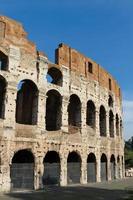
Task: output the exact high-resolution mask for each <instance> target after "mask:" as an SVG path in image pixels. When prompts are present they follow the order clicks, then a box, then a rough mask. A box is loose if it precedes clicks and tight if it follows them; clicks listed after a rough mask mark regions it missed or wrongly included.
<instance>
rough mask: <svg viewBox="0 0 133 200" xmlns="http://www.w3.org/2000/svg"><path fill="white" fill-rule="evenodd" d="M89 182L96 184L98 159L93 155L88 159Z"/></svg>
mask: <svg viewBox="0 0 133 200" xmlns="http://www.w3.org/2000/svg"><path fill="white" fill-rule="evenodd" d="M87 182H96V157H95V154H93V153H90V154H89V155H88V157H87Z"/></svg>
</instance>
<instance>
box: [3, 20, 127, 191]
mask: <svg viewBox="0 0 133 200" xmlns="http://www.w3.org/2000/svg"><path fill="white" fill-rule="evenodd" d="M1 22H3V23H5V24H6V26H5V27H4V26H3V25H0V28H4V30H0V51H1V52H2V53H4V54H5V55H6V56H7V57H8V70H0V77H4V78H5V80H6V83H7V85H6V94H5V100H4V104H5V110H4V118H2V119H0V191H9V190H10V188H11V182H12V180H11V176H10V165H11V164H12V159H13V156H14V155H15V153H16V152H18V151H20V150H25V149H27V150H28V151H31V152H32V154H33V155H34V165H35V167H34V189H38V188H41V187H42V182H41V177H42V176H43V173H45V170H44V164H43V159H44V157H45V155H46V153H47V152H48V151H56V152H57V153H58V154H59V157H60V184H61V185H67V157H68V155H69V153H70V152H72V151H75V152H77V153H78V154H79V155H80V157H81V178H80V182H81V183H82V184H85V183H87V157H88V155H89V154H90V153H93V154H94V155H95V157H96V171H97V173H96V174H97V177H96V181H97V182H100V181H101V176H100V170H101V167H100V159H101V156H102V154H105V155H106V157H107V176H108V177H107V179H108V180H110V179H111V172H110V170H111V169H110V159H111V155H114V157H115V177H116V178H123V177H124V143H123V136H122V130H121V129H122V124H121V127H120V123H119V134H116V127H115V124H116V121H115V116H116V114H118V116H119V120H120V119H122V108H121V94H120V88H119V86H118V84H117V83H116V81H115V80H114V78H113V77H112V76H111V75H110V74H108V73H107V72H106V71H105V70H104V69H103V68H101V67H100V66H99V65H98V64H97V63H95V62H94V61H92V60H91V59H89V58H87V57H86V56H84V55H82V54H81V53H79V52H78V51H76V50H75V49H72V48H70V47H69V46H67V45H64V44H61V45H59V48H58V49H57V50H56V64H52V63H50V61H48V58H47V57H46V55H45V54H43V53H41V52H37V50H36V46H35V45H34V44H33V43H32V42H30V41H29V40H28V39H27V38H26V35H27V34H26V32H25V31H24V29H23V27H22V25H21V24H20V23H18V22H16V21H14V20H12V19H9V18H7V17H4V16H1V17H0V23H1ZM88 62H89V63H91V64H92V67H93V72H92V73H90V72H89V71H88ZM51 67H54V68H57V69H58V70H60V71H61V73H62V86H59V85H58V84H53V83H49V82H47V79H46V75H47V72H48V70H49V69H50V68H51ZM56 78H58V77H56ZM56 78H55V79H56ZM109 79H110V80H111V88H109ZM22 80H31V81H32V82H33V83H34V84H35V85H36V88H37V93H36V97H38V101H37V103H35V101H34V102H33V105H34V106H33V107H34V112H35V113H34V116H32V122H31V124H23V123H16V102H17V94H18V90H19V89H18V87H19V86H18V84H19V82H20V81H22ZM56 83H57V80H56ZM51 90H54V93H55V95H57V94H60V97H61V98H60V99H61V102H62V105H61V103H60V105H59V106H61V107H60V110H61V111H60V112H61V117H60V118H61V119H58V120H57V122H56V123H57V124H58V126H59V125H60V128H59V130H55V131H51V130H46V129H47V125H46V112H47V108H46V105H47V101H48V98H49V96H48V91H51ZM73 94H74V95H77V96H78V98H79V99H80V103H81V107H80V109H81V119H80V122H79V123H78V125H77V126H70V125H69V122H68V118H69V117H68V105H69V101H70V96H71V95H73ZM109 95H111V96H112V98H113V107H112V108H110V107H109V105H108V97H109ZM88 100H91V101H93V103H94V104H95V127H94V128H92V127H90V126H88V125H87V124H86V110H87V102H88ZM27 102H28V96H27ZM27 102H26V101H25V104H26V103H27ZM55 105H57V104H55ZM101 105H103V106H104V107H105V110H106V137H103V136H100V128H99V123H100V122H99V114H100V113H99V112H100V111H99V110H100V106H101ZM36 107H37V109H35V108H36ZM55 108H56V106H55ZM28 109H29V108H27V112H25V113H24V114H25V116H27V115H28V112H29V110H28ZM49 109H50V108H49ZM110 110H112V112H113V114H114V120H113V123H114V137H110V134H109V111H110ZM21 112H22V110H21V109H20V110H19V115H21ZM53 114H54V112H53ZM25 120H27V119H25ZM60 121H61V124H60ZM33 122H34V123H33ZM118 158H119V162H118ZM118 171H119V172H118ZM118 173H119V175H118Z"/></svg>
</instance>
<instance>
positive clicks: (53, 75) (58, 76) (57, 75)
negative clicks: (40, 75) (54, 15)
mask: <svg viewBox="0 0 133 200" xmlns="http://www.w3.org/2000/svg"><path fill="white" fill-rule="evenodd" d="M46 78H47V81H48V82H49V83H52V84H55V85H59V86H62V73H61V71H60V70H59V69H57V68H55V67H51V68H50V69H49V70H48V73H47V77H46Z"/></svg>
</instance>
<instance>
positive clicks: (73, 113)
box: [0, 76, 122, 137]
mask: <svg viewBox="0 0 133 200" xmlns="http://www.w3.org/2000/svg"><path fill="white" fill-rule="evenodd" d="M6 88H7V83H6V80H5V79H4V78H3V77H2V76H0V103H1V104H0V118H1V119H4V112H5V101H6ZM38 98H39V91H38V88H37V86H36V84H35V83H34V82H33V81H31V80H29V79H25V80H22V81H20V83H19V84H18V88H17V98H16V110H15V112H16V114H15V118H16V123H18V124H25V125H37V121H38ZM62 98H63V97H62V96H61V94H60V93H59V92H58V91H57V90H54V89H52V90H49V91H48V92H47V93H46V113H45V123H46V124H45V125H46V126H45V125H44V126H45V127H46V130H47V131H57V130H60V129H61V126H62ZM111 105H112V104H111ZM81 111H82V103H81V101H80V98H79V97H78V96H77V95H76V94H72V95H71V96H70V98H69V103H68V105H67V113H68V127H70V129H69V131H70V132H71V130H72V129H71V127H76V128H81V126H82V120H81V119H82V112H81ZM25 113H27V114H26V115H25ZM108 116H109V117H108V118H109V119H108V120H109V123H108V124H109V125H108V126H109V127H108V128H109V135H110V137H114V136H115V134H114V129H115V130H116V135H117V136H121V137H122V120H121V118H119V116H118V114H117V113H116V117H114V114H113V111H112V110H110V111H109V114H108ZM86 126H88V127H91V128H92V129H94V130H95V128H96V107H95V104H94V102H93V101H92V100H89V101H88V102H87V103H86ZM99 130H100V136H104V137H106V136H107V111H106V110H105V107H104V106H103V105H101V106H100V108H99Z"/></svg>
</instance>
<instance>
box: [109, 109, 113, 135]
mask: <svg viewBox="0 0 133 200" xmlns="http://www.w3.org/2000/svg"><path fill="white" fill-rule="evenodd" d="M109 134H110V137H114V114H113V112H112V110H110V111H109Z"/></svg>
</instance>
